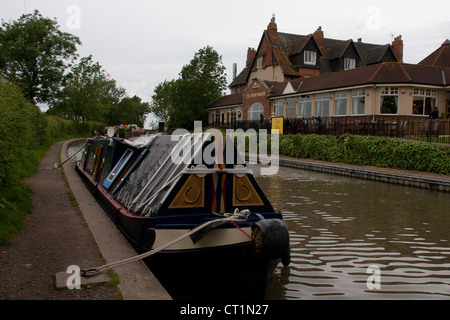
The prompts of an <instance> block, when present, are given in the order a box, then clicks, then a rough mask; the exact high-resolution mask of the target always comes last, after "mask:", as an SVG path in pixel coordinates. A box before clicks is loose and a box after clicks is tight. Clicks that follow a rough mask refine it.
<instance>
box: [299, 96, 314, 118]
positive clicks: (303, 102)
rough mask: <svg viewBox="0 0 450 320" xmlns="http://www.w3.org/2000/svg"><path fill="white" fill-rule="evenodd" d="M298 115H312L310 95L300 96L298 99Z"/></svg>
mask: <svg viewBox="0 0 450 320" xmlns="http://www.w3.org/2000/svg"><path fill="white" fill-rule="evenodd" d="M298 108H299V116H300V117H301V118H307V117H308V118H309V117H311V116H312V98H311V96H310V95H305V96H301V97H300V98H299V101H298Z"/></svg>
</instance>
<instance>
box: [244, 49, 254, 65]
mask: <svg viewBox="0 0 450 320" xmlns="http://www.w3.org/2000/svg"><path fill="white" fill-rule="evenodd" d="M255 56H256V50H255V49H254V48H250V47H249V48H248V50H247V62H246V63H245V66H246V67H250V64H251V63H252V61H253V59H254V58H255Z"/></svg>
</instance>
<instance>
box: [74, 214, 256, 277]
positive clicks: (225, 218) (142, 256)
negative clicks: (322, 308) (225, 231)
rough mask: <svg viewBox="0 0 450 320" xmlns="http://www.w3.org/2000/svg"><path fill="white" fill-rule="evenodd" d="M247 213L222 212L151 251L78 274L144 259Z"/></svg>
mask: <svg viewBox="0 0 450 320" xmlns="http://www.w3.org/2000/svg"><path fill="white" fill-rule="evenodd" d="M248 215H249V211H248V210H242V211H239V209H237V208H236V209H235V211H234V213H228V214H224V215H223V218H220V219H215V220H211V221H208V222H206V223H204V224H202V225H200V226H197V227H196V228H194V229H192V230H190V231H188V232H187V233H185V234H183V235H182V236H180V237H178V238H176V239H174V240H172V241H170V242H168V243H166V244H164V245H162V246H160V247H158V248H156V249H154V250H151V251H148V252H145V253H142V254H139V255H137V256H134V257H131V258H127V259H124V260H120V261H116V262H112V263H108V264H105V265H103V266H100V267H96V268H88V269H81V270H80V274H81V276H82V277H85V278H88V277H92V276H96V275H98V274H100V273H101V272H103V271H106V270H108V269H112V268H117V267H120V266H123V265H125V264H128V263H131V262H135V261H139V260H142V259H145V258H147V257H149V256H152V255H154V254H156V253H158V252H160V251H162V250H164V249H166V248H168V247H170V246H172V245H174V244H176V243H178V242H180V241H182V240H183V239H185V238H187V237H189V236H191V235H192V234H194V233H196V232H198V231H200V230H201V229H203V228H206V227H207V226H209V225H210V224H213V223H216V222H232V223H233V222H243V221H247V217H248Z"/></svg>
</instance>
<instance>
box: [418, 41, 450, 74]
mask: <svg viewBox="0 0 450 320" xmlns="http://www.w3.org/2000/svg"><path fill="white" fill-rule="evenodd" d="M418 64H420V65H428V66H435V67H446V68H450V40H448V39H447V40H445V41H444V43H442V45H441V46H440V47H439V48H437V49H436V50H435V51H434V52H433V53H431V54H430V55H429V56H428V57H426V58H425V59H423V60H422V61H420V62H419V63H418Z"/></svg>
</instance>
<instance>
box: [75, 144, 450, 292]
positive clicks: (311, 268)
mask: <svg viewBox="0 0 450 320" xmlns="http://www.w3.org/2000/svg"><path fill="white" fill-rule="evenodd" d="M82 146H83V144H80V145H73V146H72V147H71V148H69V156H70V155H72V154H73V153H74V152H76V151H78V150H79V149H80V148H81V147H82ZM79 155H81V153H80V154H79ZM76 158H77V157H74V159H76ZM250 167H251V169H252V170H253V172H254V174H255V176H256V178H257V180H258V182H259V184H260V186H261V187H262V188H263V190H264V191H265V193H266V194H267V196H268V198H269V199H270V201H271V202H272V204H273V205H274V207H275V208H276V209H278V210H280V211H281V212H282V213H283V216H284V220H285V221H286V224H287V226H288V228H289V232H290V245H291V264H290V265H289V267H283V266H281V265H280V266H279V267H278V268H277V269H276V271H275V274H274V276H273V278H272V279H271V280H270V282H269V285H268V291H267V294H266V299H268V300H297V299H449V298H450V194H449V193H447V192H440V191H430V190H425V189H419V188H415V187H406V186H400V185H393V184H387V183H382V182H376V181H368V180H362V179H355V178H350V177H344V176H337V175H331V174H324V173H318V172H313V171H304V170H300V169H293V168H284V167H280V169H279V171H278V174H277V175H274V176H261V175H260V174H259V172H260V168H259V167H258V166H254V165H251V166H250ZM191 298H192V296H191Z"/></svg>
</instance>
